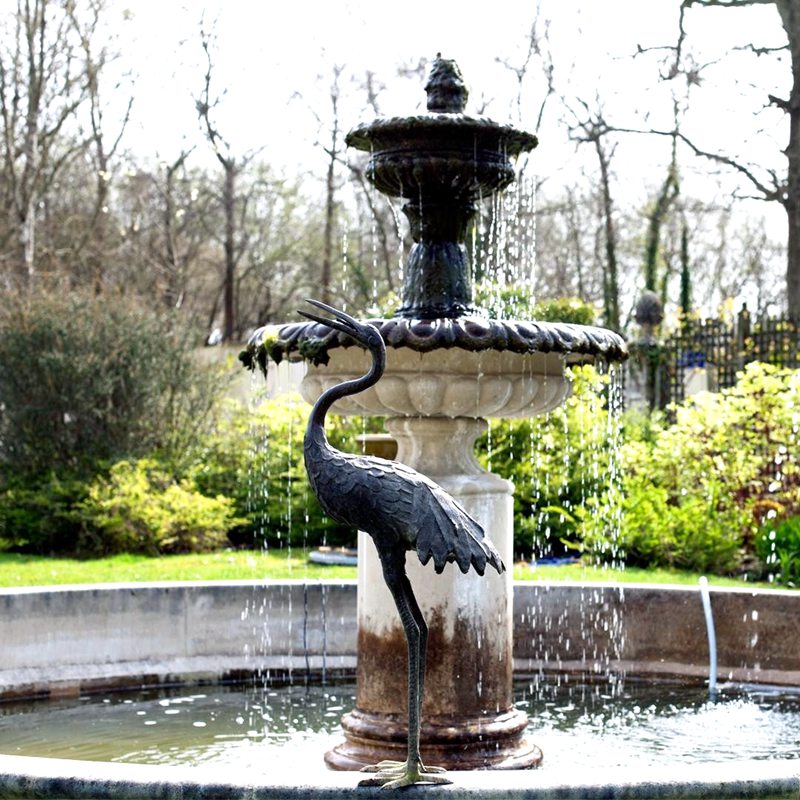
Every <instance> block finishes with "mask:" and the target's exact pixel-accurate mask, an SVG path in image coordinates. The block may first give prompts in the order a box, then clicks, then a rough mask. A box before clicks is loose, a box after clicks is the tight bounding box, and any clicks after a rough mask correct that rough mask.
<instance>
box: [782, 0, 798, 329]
mask: <svg viewBox="0 0 800 800" xmlns="http://www.w3.org/2000/svg"><path fill="white" fill-rule="evenodd" d="M777 6H778V12H779V13H780V15H781V22H782V23H783V28H784V30H785V31H786V36H787V38H788V40H789V51H790V53H791V58H792V89H791V93H790V95H789V102H788V104H787V106H788V107H787V108H786V111H787V113H788V114H789V143H788V145H787V147H786V150H785V153H786V158H787V160H788V169H787V176H786V196H785V198H784V200H783V206H784V208H785V209H786V215H787V222H788V224H789V233H788V237H787V253H786V310H787V312H788V314H789V316H791V317H794V318H796V319H797V318H800V0H778V2H777Z"/></svg>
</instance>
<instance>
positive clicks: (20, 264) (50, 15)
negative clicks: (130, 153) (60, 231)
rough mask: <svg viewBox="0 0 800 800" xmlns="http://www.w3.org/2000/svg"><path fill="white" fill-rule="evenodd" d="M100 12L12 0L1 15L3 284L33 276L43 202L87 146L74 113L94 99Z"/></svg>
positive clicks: (97, 6)
mask: <svg viewBox="0 0 800 800" xmlns="http://www.w3.org/2000/svg"><path fill="white" fill-rule="evenodd" d="M102 11H103V3H102V0H91V2H87V3H85V4H83V5H82V6H81V10H80V14H79V13H78V11H77V6H75V5H74V4H72V3H68V2H61V0H17V5H16V11H15V13H14V14H13V15H9V16H8V17H7V18H6V23H5V27H4V29H3V31H2V39H0V121H1V122H2V137H0V171H1V173H0V174H2V182H1V185H0V203H1V204H2V208H3V211H4V218H5V221H6V222H5V226H4V228H3V230H2V231H1V232H0V248H2V251H3V253H4V259H5V261H6V263H7V265H8V266H9V267H10V269H9V270H8V271H7V274H6V285H7V286H16V287H19V288H25V287H28V286H30V285H31V284H32V283H33V282H34V280H35V277H36V246H37V228H38V212H39V209H40V207H41V204H42V201H43V199H44V197H45V196H46V194H47V192H48V190H49V189H50V188H51V187H52V186H53V185H54V183H55V182H56V181H57V179H58V176H59V174H60V173H61V171H62V170H63V169H64V168H65V166H66V165H68V164H69V163H70V162H71V161H72V160H73V159H75V158H76V157H77V155H78V154H79V153H82V152H85V148H86V141H85V139H84V138H83V137H82V136H81V135H80V129H79V125H78V123H77V119H76V118H77V115H78V112H79V109H80V108H81V107H82V106H83V105H84V104H85V103H86V102H87V101H89V100H90V98H92V97H93V96H94V101H96V100H97V94H96V91H94V95H93V90H96V89H97V86H98V83H97V79H98V76H99V71H100V70H101V69H102V67H103V64H104V59H102V58H101V59H99V60H94V54H93V53H92V50H91V48H90V47H89V46H88V43H89V42H91V41H93V39H94V38H95V37H96V35H97V28H98V22H99V19H100V16H101V13H102ZM84 43H86V44H87V46H86V47H84ZM97 108H99V105H98V106H97ZM9 245H10V247H9Z"/></svg>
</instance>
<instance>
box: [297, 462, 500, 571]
mask: <svg viewBox="0 0 800 800" xmlns="http://www.w3.org/2000/svg"><path fill="white" fill-rule="evenodd" d="M312 471H313V472H315V473H316V475H314V476H313V477H312V485H315V491H316V493H317V496H318V497H319V499H320V502H321V503H322V505H323V508H325V510H326V511H327V512H328V513H329V514H331V515H332V516H333V517H334V518H336V519H339V520H340V521H342V522H345V523H347V524H350V525H353V526H355V527H357V528H359V529H360V530H363V531H366V532H367V533H369V534H370V535H371V536H372V538H373V539H374V540H375V543H376V545H377V546H378V547H379V548H380V546H381V543H382V542H385V543H387V544H389V543H391V542H397V543H398V544H401V545H402V546H403V547H404V548H405V549H413V550H416V551H417V555H418V556H419V560H420V561H421V562H422V563H423V564H427V563H428V561H430V560H431V559H433V565H434V568H435V569H436V571H437V572H441V571H442V570H443V569H444V568H445V566H446V565H447V564H448V563H450V562H455V563H456V564H457V565H458V567H459V569H461V571H462V572H467V571H468V570H469V568H470V566H472V567H473V568H474V569H475V571H476V572H478V574H480V575H483V573H484V571H485V570H486V565H487V564H491V565H492V566H493V567H494V568H495V569H496V570H497V571H498V572H503V570H504V569H505V566H504V565H503V561H502V559H501V558H500V554H499V553H498V552H497V550H496V549H495V547H494V545H493V544H492V543H491V541H490V540H489V539H488V538H487V537H486V535H485V533H484V531H483V528H482V527H481V526H480V524H479V523H478V522H476V521H475V520H474V519H473V518H472V517H471V516H470V515H469V514H468V513H467V511H465V510H464V508H463V507H462V506H461V505H460V504H459V503H458V502H457V501H456V500H455V499H454V498H453V497H451V496H450V495H449V494H448V493H447V492H446V491H445V490H444V489H443V488H442V487H441V486H439V485H438V484H437V483H435V482H434V481H432V480H430V479H429V478H428V477H426V476H425V475H422V474H421V473H419V472H417V471H416V470H414V469H411V468H410V467H407V466H406V465H405V464H401V463H400V462H397V461H387V460H385V459H382V458H375V457H372V456H357V455H352V454H349V453H347V454H346V453H340V452H338V451H335V450H333V451H330V450H329V451H328V452H327V453H325V454H324V456H323V457H322V459H321V461H318V462H317V463H316V464H314V465H313V466H311V467H310V472H309V475H310V477H311V472H312Z"/></svg>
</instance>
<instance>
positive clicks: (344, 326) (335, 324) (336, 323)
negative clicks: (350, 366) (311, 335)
mask: <svg viewBox="0 0 800 800" xmlns="http://www.w3.org/2000/svg"><path fill="white" fill-rule="evenodd" d="M306 302H307V303H311V305H312V306H315V307H316V308H319V309H321V310H322V311H327V312H328V313H329V314H332V315H333V316H334V317H335V318H336V319H328V318H327V317H320V316H317V315H316V314H311V313H310V312H308V311H302V310H300V309H298V313H299V314H302V316H304V317H306V319H310V320H313V321H314V322H319V323H321V324H322V325H327V326H328V327H329V328H335V329H336V330H337V331H341V332H342V333H346V334H348V335H349V336H356V335H357V334H358V331H359V324H358V322H356V320H355V319H353V317H351V316H350V315H349V314H345V313H344V311H340V310H339V309H338V308H333V306H329V305H326V304H325V303H321V302H320V301H319V300H311V299H308V298H306Z"/></svg>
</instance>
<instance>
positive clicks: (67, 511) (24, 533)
mask: <svg viewBox="0 0 800 800" xmlns="http://www.w3.org/2000/svg"><path fill="white" fill-rule="evenodd" d="M87 491H88V486H87V484H86V482H85V481H83V480H81V479H80V478H77V477H75V476H74V475H69V474H61V475H57V474H55V473H52V472H51V473H44V474H41V475H38V476H35V477H31V476H25V477H22V476H20V475H11V476H8V477H7V478H6V481H5V485H4V486H3V487H2V488H1V489H0V550H7V549H14V550H20V551H25V552H36V553H51V552H58V551H62V552H63V551H65V550H69V551H74V549H75V547H76V546H77V542H78V538H79V532H80V531H79V526H78V525H77V523H76V522H75V520H74V519H73V517H72V514H71V511H72V509H73V507H74V505H75V504H76V503H77V502H80V501H81V500H82V499H83V498H85V497H86V493H87Z"/></svg>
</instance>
